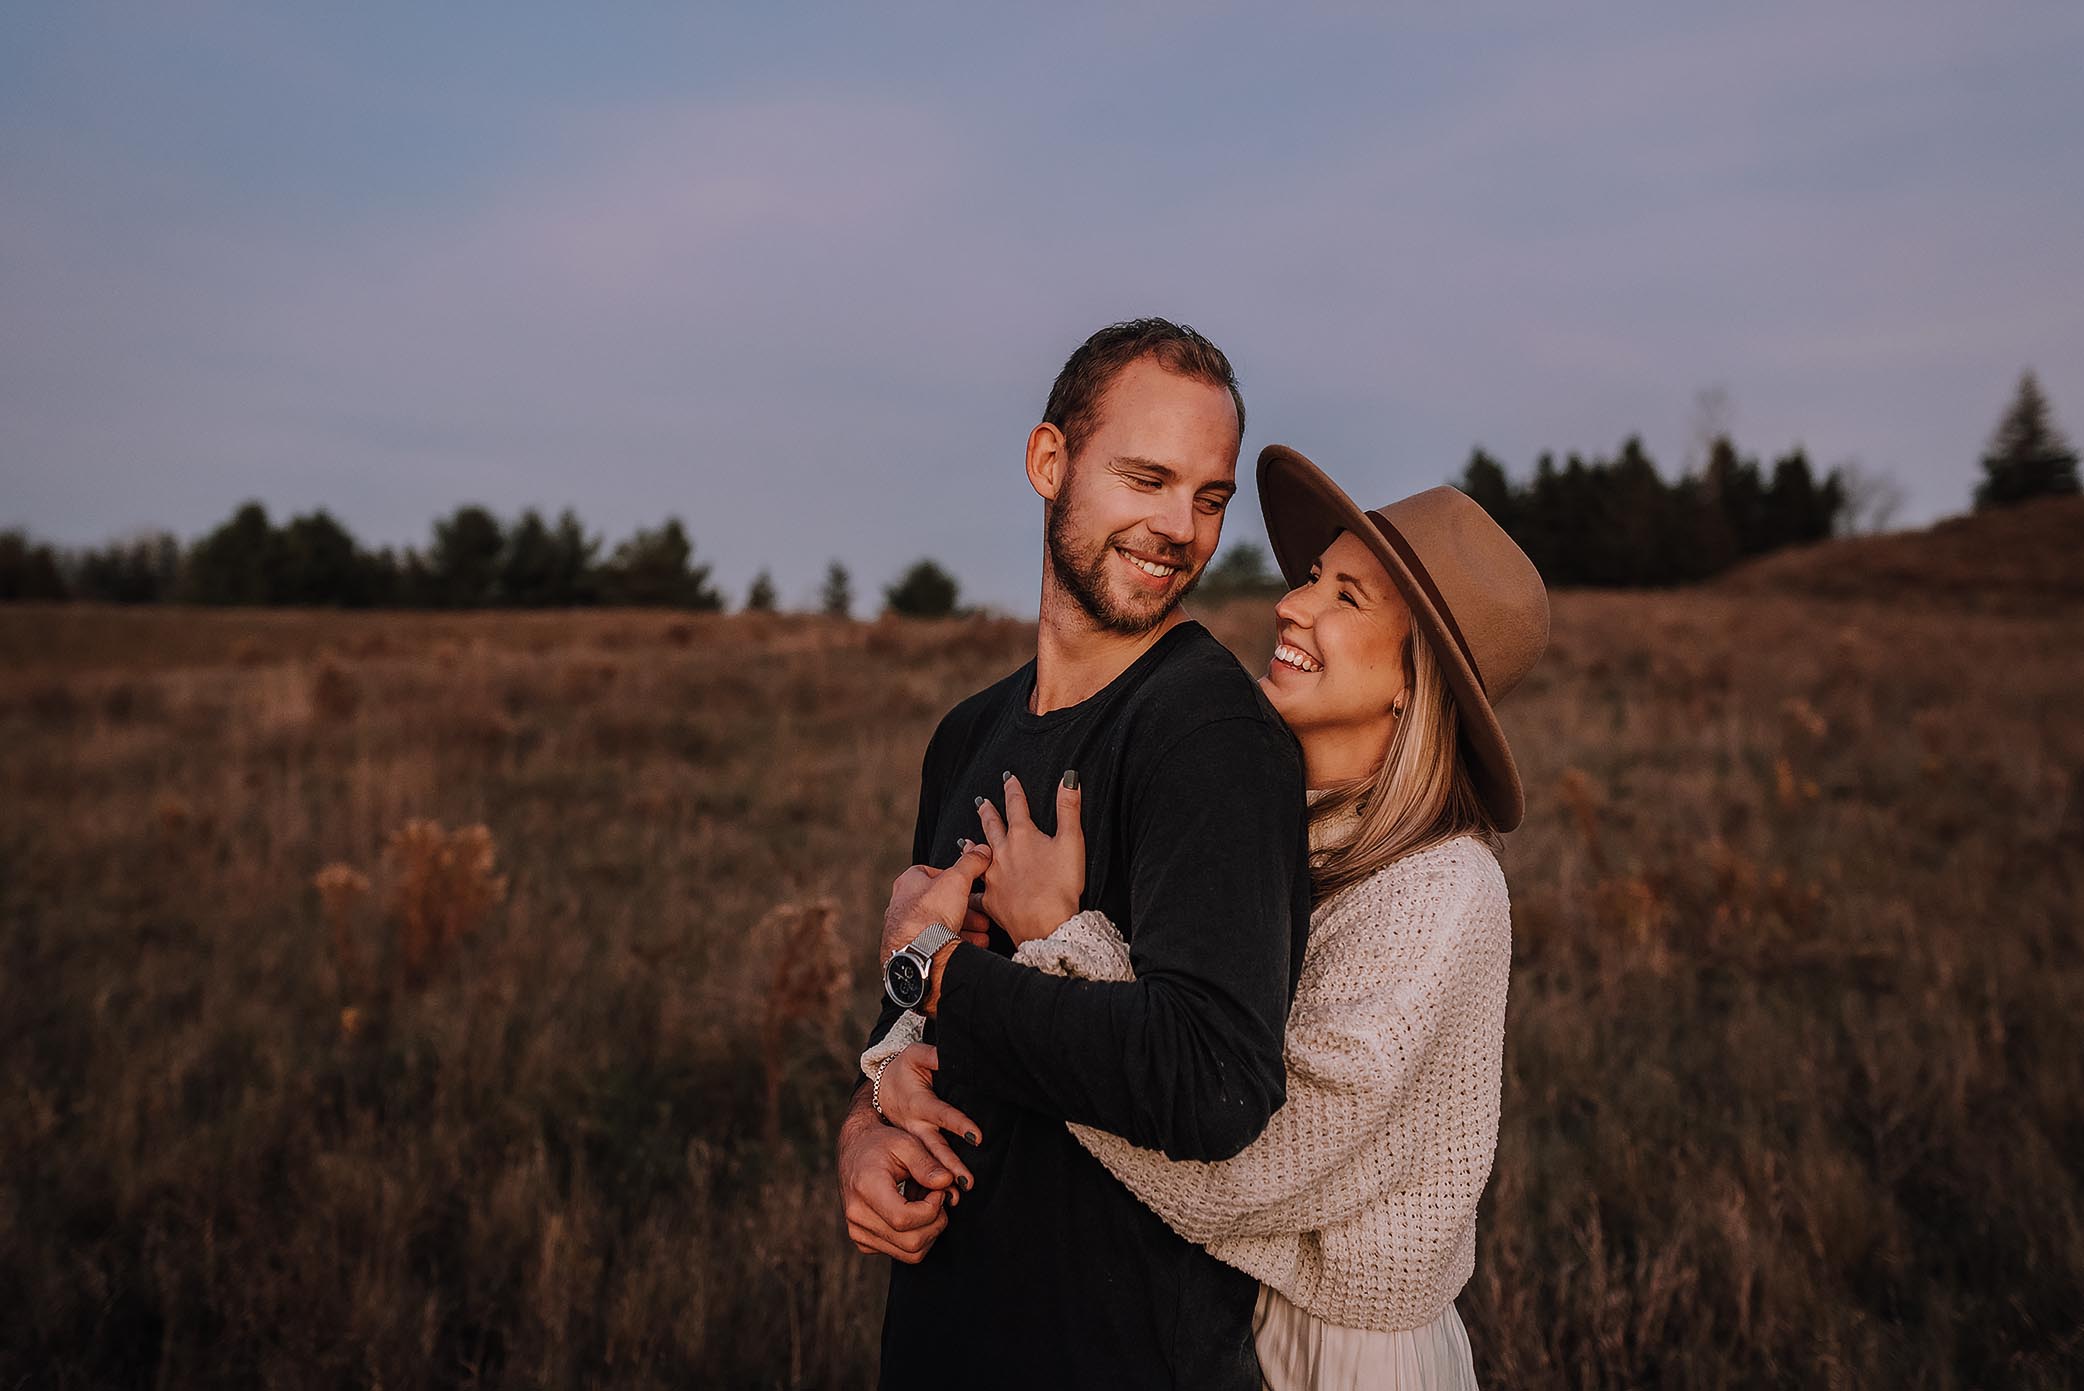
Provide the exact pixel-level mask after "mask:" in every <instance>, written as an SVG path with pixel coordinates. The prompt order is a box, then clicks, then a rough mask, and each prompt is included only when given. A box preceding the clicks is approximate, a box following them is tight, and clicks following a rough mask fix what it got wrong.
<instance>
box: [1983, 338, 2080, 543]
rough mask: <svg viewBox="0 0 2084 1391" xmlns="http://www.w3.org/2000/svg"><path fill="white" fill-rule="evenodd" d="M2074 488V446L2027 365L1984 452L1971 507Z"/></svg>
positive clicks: (2000, 504)
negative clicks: (2058, 424)
mask: <svg viewBox="0 0 2084 1391" xmlns="http://www.w3.org/2000/svg"><path fill="white" fill-rule="evenodd" d="M2077 490H2078V481H2077V451H2076V450H2075V449H2073V448H2071V447H2070V442H2069V441H2068V440H2067V439H2065V438H2064V437H2063V434H2062V431H2061V430H2060V429H2058V428H2057V427H2056V424H2055V417H2054V412H2053V411H2052V410H2051V409H2050V408H2049V405H2048V398H2047V397H2046V396H2045V395H2043V394H2042V392H2041V384H2040V382H2039V381H2038V380H2036V379H2035V377H2034V375H2033V373H2032V372H2031V371H2028V372H2026V373H2024V374H2022V375H2021V376H2020V378H2019V390H2018V392H2017V393H2016V394H2015V395H2014V396H2013V397H2012V404H2011V406H2010V407H2009V408H2008V409H2007V410H2006V411H2005V413H2004V419H2002V420H2000V421H1999V422H1998V423H1997V431H1996V433H1995V434H1993V435H1992V436H1991V437H1990V448H1989V451H1988V452H1987V453H1985V454H1984V455H1983V480H1982V482H1980V483H1978V484H1977V485H1976V489H1975V507H1976V511H1978V512H1982V511H1986V510H1988V509H1989V508H1992V507H2009V506H2011V505H2012V504H2013V503H2017V502H2025V501H2026V500H2027V499H2028V498H2036V497H2055V496H2058V495H2061V494H2068V493H2074V492H2076V491H2077Z"/></svg>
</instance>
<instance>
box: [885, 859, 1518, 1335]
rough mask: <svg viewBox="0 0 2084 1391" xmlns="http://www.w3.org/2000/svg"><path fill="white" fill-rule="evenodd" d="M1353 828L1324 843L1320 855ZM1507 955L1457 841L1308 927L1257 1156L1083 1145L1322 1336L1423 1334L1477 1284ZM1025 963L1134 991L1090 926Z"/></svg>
mask: <svg viewBox="0 0 2084 1391" xmlns="http://www.w3.org/2000/svg"><path fill="white" fill-rule="evenodd" d="M1351 826H1352V822H1351V819H1350V818H1346V819H1344V821H1343V824H1340V825H1335V826H1333V827H1330V828H1328V829H1327V828H1313V829H1312V834H1311V840H1312V842H1313V844H1322V843H1327V842H1328V841H1329V840H1331V839H1333V838H1337V837H1339V836H1341V835H1343V834H1347V833H1350V831H1351ZM1511 955H1512V928H1511V916H1510V911H1509V908H1508V905H1507V900H1506V893H1505V876H1504V874H1503V873H1502V872H1501V871H1500V869H1499V867H1498V861H1497V859H1496V857H1495V856H1493V855H1492V854H1491V852H1490V850H1489V848H1488V847H1486V846H1485V845H1484V844H1482V843H1481V842H1480V841H1477V840H1475V839H1474V838H1472V837H1467V836H1462V837H1457V838H1456V839H1454V840H1451V841H1448V842H1446V843H1444V844H1441V845H1437V846H1434V847H1433V848H1432V849H1430V850H1426V851H1423V852H1421V853H1419V854H1416V855H1409V856H1406V857H1405V858H1403V859H1401V860H1398V861H1397V862H1395V863H1394V864H1390V865H1386V866H1384V867H1383V868H1382V869H1380V870H1377V871H1376V872H1375V874H1374V875H1373V876H1371V877H1370V878H1368V879H1366V880H1364V881H1362V882H1361V883H1359V884H1356V885H1354V886H1353V887H1352V888H1351V889H1349V890H1347V891H1346V892H1345V893H1343V894H1340V895H1338V896H1337V897H1336V898H1334V899H1333V900H1331V901H1330V902H1328V903H1325V904H1321V905H1319V907H1318V909H1317V911H1316V912H1315V913H1314V914H1312V916H1311V921H1310V939H1309V946H1308V949H1307V950H1306V951H1305V953H1304V955H1303V968H1302V978H1301V980H1300V982H1299V983H1298V985H1297V988H1296V996H1295V1004H1294V1007H1293V1009H1292V1010H1291V1011H1290V1013H1289V1016H1288V1030H1287V1035H1286V1044H1285V1050H1284V1051H1285V1061H1286V1064H1287V1073H1288V1099H1287V1101H1286V1103H1285V1104H1284V1105H1283V1106H1282V1107H1281V1109H1280V1110H1278V1111H1276V1112H1275V1113H1274V1116H1273V1118H1272V1120H1271V1121H1269V1122H1268V1124H1267V1127H1266V1129H1265V1131H1264V1132H1263V1133H1262V1134H1261V1135H1260V1136H1259V1138H1258V1139H1256V1140H1254V1141H1253V1142H1252V1143H1251V1144H1250V1145H1249V1146H1247V1147H1246V1148H1245V1149H1244V1150H1243V1151H1242V1152H1241V1153H1239V1154H1238V1155H1237V1156H1235V1157H1234V1158H1231V1159H1226V1160H1222V1161H1220V1162H1217V1163H1203V1162H1200V1161H1195V1160H1173V1159H1167V1158H1166V1157H1165V1156H1164V1155H1162V1154H1159V1153H1158V1152H1156V1151H1155V1150H1147V1149H1139V1148H1138V1147H1136V1146H1135V1145H1132V1144H1130V1143H1129V1142H1128V1141H1127V1140H1124V1139H1122V1138H1121V1137H1119V1136H1117V1135H1112V1134H1109V1133H1107V1132H1105V1131H1100V1130H1094V1129H1092V1128H1091V1127H1089V1126H1083V1125H1076V1124H1074V1125H1072V1126H1071V1132H1072V1134H1073V1135H1075V1136H1076V1137H1077V1139H1078V1142H1079V1143H1080V1144H1082V1145H1084V1146H1085V1147H1086V1149H1088V1150H1090V1151H1091V1152H1092V1153H1093V1155H1094V1156H1095V1157H1097V1158H1098V1159H1099V1160H1100V1162H1101V1163H1102V1164H1104V1165H1106V1166H1107V1168H1108V1170H1109V1171H1110V1172H1111V1173H1113V1174H1114V1176H1115V1177H1116V1178H1118V1179H1120V1180H1121V1181H1122V1183H1123V1184H1125V1185H1126V1186H1127V1187H1128V1188H1129V1190H1130V1191H1131V1192H1133V1193H1134V1194H1135V1195H1136V1196H1137V1197H1138V1198H1140V1199H1141V1200H1142V1201H1143V1203H1144V1204H1145V1205H1146V1206H1147V1207H1149V1208H1150V1209H1151V1210H1152V1211H1153V1212H1155V1213H1157V1214H1158V1216H1160V1217H1161V1218H1163V1219H1164V1220H1165V1222H1166V1223H1167V1225H1169V1226H1170V1227H1172V1229H1173V1230H1174V1231H1176V1232H1178V1233H1179V1234H1180V1235H1181V1236H1183V1237H1185V1238H1187V1239H1188V1240H1189V1241H1193V1242H1196V1243H1199V1244H1201V1245H1203V1246H1206V1247H1207V1248H1208V1250H1209V1252H1210V1253H1211V1254H1212V1255H1214V1256H1215V1257H1216V1258H1217V1259H1219V1260H1221V1261H1223V1262H1225V1263H1226V1264H1229V1265H1233V1266H1236V1267H1237V1268H1238V1269H1240V1270H1243V1271H1245V1272H1247V1273H1248V1274H1251V1275H1253V1276H1256V1277H1257V1278H1258V1279H1260V1280H1261V1281H1263V1282H1264V1283H1266V1284H1268V1285H1271V1286H1273V1287H1274V1288H1275V1289H1277V1290H1279V1291H1280V1292H1281V1293H1282V1294H1284V1295H1286V1296H1287V1297H1288V1298H1289V1299H1290V1300H1292V1301H1293V1302H1294V1303H1296V1304H1298V1305H1300V1306H1301V1307H1303V1308H1304V1309H1307V1310H1308V1311H1310V1312H1311V1313H1312V1314H1314V1315H1316V1316H1317V1317H1318V1318H1320V1319H1323V1320H1324V1321H1326V1322H1327V1323H1334V1324H1339V1325H1342V1326H1344V1327H1347V1328H1372V1329H1385V1330H1394V1329H1408V1328H1419V1327H1422V1326H1423V1325H1425V1324H1427V1323H1429V1322H1431V1321H1432V1320H1433V1319H1434V1318H1435V1317H1436V1316H1438V1315H1439V1314H1440V1312H1441V1311H1442V1310H1444V1309H1445V1308H1446V1307H1447V1306H1448V1305H1449V1304H1450V1303H1452V1302H1453V1300H1454V1297H1455V1296H1456V1295H1457V1294H1458V1293H1460V1291H1461V1289H1462V1286H1463V1285H1464V1284H1466V1283H1467V1282H1468V1279H1469V1275H1470V1272H1471V1271H1472V1270H1473V1269H1474V1266H1475V1261H1476V1204H1477V1199H1478V1198H1479V1197H1480V1196H1481V1195H1482V1193H1483V1186H1484V1184H1485V1182H1486V1181H1487V1180H1488V1179H1489V1177H1490V1171H1491V1159H1492V1155H1493V1152H1494V1151H1495V1149H1496V1147H1497V1141H1498V1096H1499V1085H1500V1071H1501V1067H1502V1063H1503V1055H1504V1044H1505V987H1506V980H1507V976H1508V974H1509V967H1510V963H1511ZM1014 959H1015V960H1018V961H1021V962H1024V963H1026V964H1028V965H1032V966H1035V967H1037V968H1039V969H1041V970H1044V971H1048V972H1051V973H1052V974H1056V975H1063V976H1075V977H1080V978H1084V979H1088V980H1129V979H1132V978H1133V975H1134V973H1133V971H1132V970H1131V965H1130V951H1129V949H1128V948H1127V947H1126V946H1125V945H1124V944H1123V942H1122V938H1121V934H1120V933H1118V932H1117V931H1116V930H1115V928H1114V924H1113V923H1112V922H1111V921H1109V920H1108V918H1107V917H1106V916H1105V915H1104V914H1101V913H1098V912H1090V911H1089V912H1084V913H1080V914H1079V915H1078V916H1076V917H1074V918H1072V919H1070V920H1069V921H1067V922H1065V923H1064V924H1063V925H1062V926H1061V927H1059V928H1057V929H1056V931H1055V932H1053V933H1051V934H1050V935H1049V936H1047V937H1044V938H1041V939H1040V940H1037V941H1033V942H1027V943H1023V944H1022V945H1021V947H1020V949H1019V951H1018V952H1016V953H1015V958H1014ZM924 1022H925V1021H924V1020H923V1019H921V1018H920V1016H918V1015H916V1014H907V1015H905V1016H903V1017H901V1018H900V1019H899V1020H898V1022H897V1024H896V1025H895V1026H893V1027H892V1029H891V1031H890V1033H889V1034H888V1035H887V1036H886V1037H885V1038H884V1039H883V1040H882V1041H881V1042H879V1043H878V1044H877V1045H876V1046H875V1047H873V1048H871V1049H870V1050H869V1051H868V1052H867V1053H864V1054H863V1055H862V1068H863V1070H864V1071H865V1072H868V1073H869V1074H871V1075H873V1074H874V1072H875V1069H876V1066H877V1065H878V1064H879V1063H880V1062H882V1061H883V1060H884V1059H886V1058H889V1057H893V1056H895V1055H896V1054H897V1053H898V1052H900V1051H902V1049H903V1048H904V1047H905V1046H906V1045H907V1044H910V1043H914V1042H917V1041H918V1039H919V1036H920V1030H921V1029H922V1028H923V1026H924Z"/></svg>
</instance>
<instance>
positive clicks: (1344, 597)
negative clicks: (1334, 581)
mask: <svg viewBox="0 0 2084 1391" xmlns="http://www.w3.org/2000/svg"><path fill="white" fill-rule="evenodd" d="M1339 599H1340V601H1341V602H1343V603H1348V604H1352V605H1353V607H1355V608H1359V607H1360V605H1359V603H1358V602H1356V601H1355V600H1354V598H1353V596H1352V595H1351V594H1348V593H1347V592H1346V591H1345V590H1343V589H1342V590H1340V591H1339Z"/></svg>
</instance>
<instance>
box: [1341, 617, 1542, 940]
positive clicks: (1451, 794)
mask: <svg viewBox="0 0 2084 1391" xmlns="http://www.w3.org/2000/svg"><path fill="white" fill-rule="evenodd" d="M1404 679H1405V682H1406V685H1407V691H1408V694H1407V695H1406V698H1405V701H1404V714H1403V717H1402V718H1401V719H1399V720H1398V721H1397V727H1396V733H1395V734H1393V735H1392V736H1391V737H1390V741H1389V753H1388V754H1387V756H1385V757H1384V758H1383V760H1382V766H1381V767H1379V768H1377V769H1376V770H1375V772H1374V774H1373V776H1371V777H1362V778H1354V779H1352V780H1351V781H1349V782H1345V783H1340V784H1337V785H1336V786H1334V787H1332V788H1331V789H1329V791H1328V792H1327V794H1326V795H1325V796H1324V797H1322V798H1320V799H1318V801H1317V802H1316V803H1315V804H1314V805H1312V806H1311V808H1310V822H1311V824H1312V825H1313V826H1314V825H1317V824H1319V823H1322V822H1327V821H1329V820H1331V819H1332V818H1334V817H1338V816H1342V815H1344V814H1345V813H1346V812H1347V811H1348V810H1349V809H1354V808H1358V810H1359V814H1360V825H1359V826H1358V827H1357V828H1356V829H1355V830H1354V832H1353V834H1352V836H1351V837H1349V838H1347V839H1346V840H1344V841H1343V842H1341V843H1340V844H1338V845H1333V846H1327V847H1326V848H1324V849H1322V850H1318V851H1315V852H1313V853H1312V854H1311V856H1310V887H1311V890H1312V892H1313V894H1314V896H1315V898H1316V901H1317V902H1318V903H1323V902H1325V901H1326V900H1328V899H1330V898H1331V897H1332V896H1333V895H1335V894H1338V893H1339V892H1341V891H1342V890H1345V889H1349V888H1351V887H1353V886H1354V885H1355V884H1358V883H1359V882H1360V881H1361V880H1363V879H1366V878H1367V877H1368V876H1369V875H1371V874H1373V873H1374V872H1375V871H1376V870H1378V869H1380V868H1382V867H1383V866H1384V865H1386V864H1390V863H1392V862H1393V861H1396V860H1400V859H1402V858H1404V857H1405V856H1406V855H1415V854H1417V853H1418V852H1419V851H1421V850H1429V849H1431V848H1432V847H1433V846H1436V845H1438V844H1440V843H1441V842H1443V841H1447V840H1452V839H1453V838H1454V837H1456V836H1460V835H1473V836H1476V837H1477V838H1478V839H1480V840H1482V841H1483V842H1484V843H1485V844H1486V845H1488V846H1489V847H1490V848H1491V850H1492V851H1493V852H1494V853H1495V852H1496V851H1498V850H1500V849H1501V848H1503V845H1504V840H1503V837H1501V836H1500V835H1499V834H1498V831H1497V827H1496V826H1495V825H1494V824H1493V822H1492V820H1491V816H1490V813H1489V812H1488V811H1486V810H1485V809H1484V805H1483V799H1482V798H1481V797H1479V796H1478V795H1477V793H1476V782H1475V780H1474V778H1472V777H1471V776H1470V773H1469V764H1468V761H1467V760H1466V759H1465V758H1464V757H1463V756H1462V747H1461V738H1460V731H1461V713H1460V709H1459V707H1458V706H1457V705H1456V704H1455V699H1454V692H1453V691H1451V690H1449V689H1448V687H1447V679H1446V677H1445V675H1444V674H1443V673H1442V672H1441V670H1440V662H1439V659H1438V658H1437V657H1435V656H1434V655H1433V648H1432V644H1430V643H1428V642H1427V641H1426V640H1425V639H1424V638H1423V637H1421V636H1420V635H1419V632H1418V629H1417V627H1416V626H1415V625H1414V626H1413V628H1412V629H1411V632H1410V635H1409V636H1408V637H1407V638H1406V639H1405V641H1404Z"/></svg>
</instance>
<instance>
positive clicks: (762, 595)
mask: <svg viewBox="0 0 2084 1391" xmlns="http://www.w3.org/2000/svg"><path fill="white" fill-rule="evenodd" d="M774 600H775V594H774V580H773V578H772V577H771V576H769V575H768V573H767V572H766V571H765V570H762V571H761V572H760V573H759V574H757V575H755V576H753V586H752V588H751V589H748V590H747V591H746V592H745V611H746V612H747V613H773V612H774Z"/></svg>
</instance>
